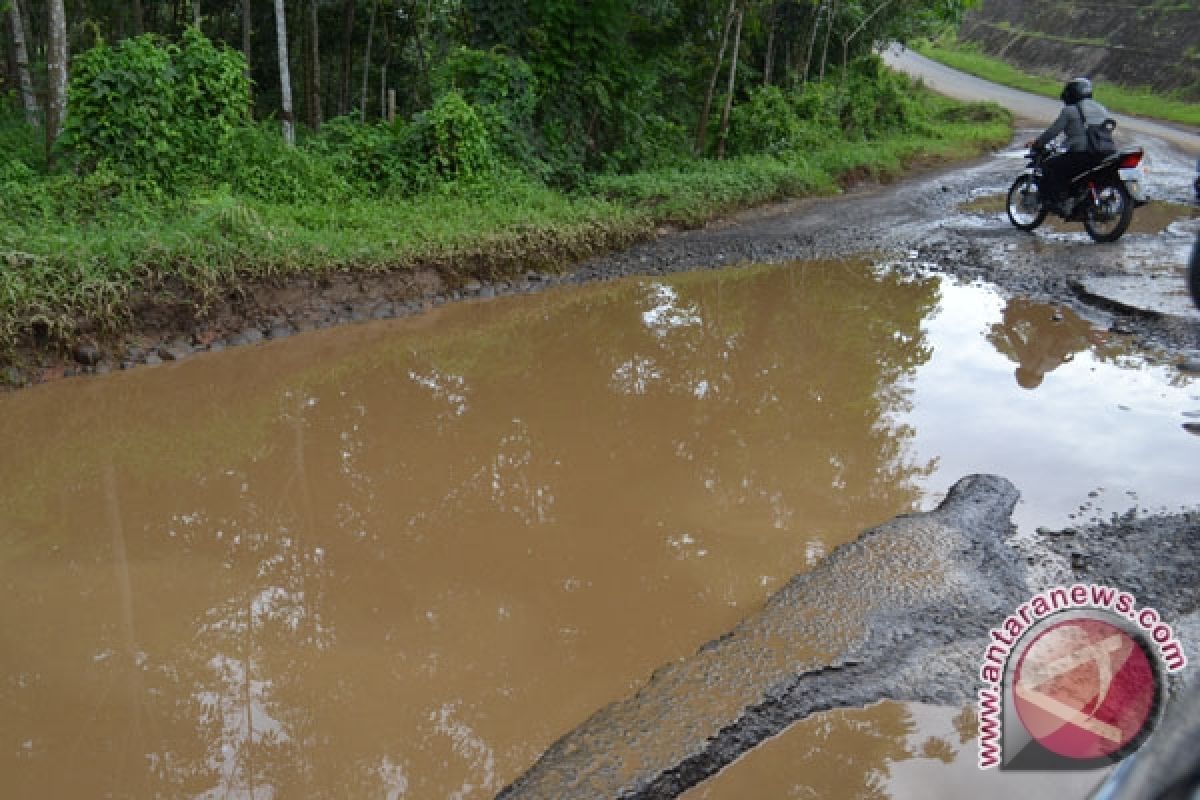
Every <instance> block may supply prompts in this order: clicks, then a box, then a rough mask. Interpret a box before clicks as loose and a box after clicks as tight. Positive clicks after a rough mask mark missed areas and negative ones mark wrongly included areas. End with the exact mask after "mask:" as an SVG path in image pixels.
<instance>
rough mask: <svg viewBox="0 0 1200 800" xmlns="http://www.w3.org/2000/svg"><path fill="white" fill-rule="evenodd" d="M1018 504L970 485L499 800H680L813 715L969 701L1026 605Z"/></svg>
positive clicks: (547, 760) (873, 537) (977, 478)
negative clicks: (973, 661) (982, 655)
mask: <svg viewBox="0 0 1200 800" xmlns="http://www.w3.org/2000/svg"><path fill="white" fill-rule="evenodd" d="M1017 499H1018V493H1017V490H1016V489H1015V488H1014V487H1013V485H1012V484H1011V483H1009V482H1008V481H1007V480H1006V479H1004V478H1001V477H998V476H991V475H972V476H968V477H966V478H963V479H961V480H960V481H959V482H958V483H956V484H955V485H954V487H952V488H951V490H950V492H949V493H948V494H947V496H946V499H945V500H944V501H943V502H942V504H941V505H940V506H939V507H938V508H937V509H936V510H934V511H931V512H927V513H922V514H912V515H906V516H901V517H898V518H896V519H894V520H892V521H891V522H888V523H885V524H883V525H880V526H878V527H876V528H872V529H871V530H868V531H867V532H865V533H864V534H863V535H862V536H860V537H859V538H858V539H857V540H855V541H853V542H849V543H847V544H844V545H841V546H840V547H838V548H837V549H836V550H834V551H833V553H831V554H830V555H829V557H828V558H826V559H825V560H824V561H823V562H821V563H820V564H819V565H818V566H817V567H816V568H815V569H814V570H812V571H811V572H806V573H802V574H800V575H797V576H795V577H794V578H792V580H791V581H790V582H789V583H788V584H787V585H785V586H784V587H783V588H782V589H780V590H779V591H778V592H776V593H775V594H774V595H772V596H771V598H770V599H768V601H767V603H766V606H765V608H764V609H763V610H762V611H761V612H759V613H758V614H755V615H753V616H751V617H748V618H747V619H745V620H743V621H742V622H741V623H740V624H739V625H738V626H737V627H736V628H734V629H733V630H732V631H730V632H729V633H727V634H725V635H724V636H722V637H720V638H718V639H716V640H714V641H712V642H710V643H708V644H706V645H705V646H703V647H702V648H700V650H699V651H698V652H697V653H696V654H695V655H694V656H692V657H690V658H688V659H684V660H682V661H679V662H675V663H672V664H668V665H666V666H664V667H662V668H661V669H659V670H658V671H657V672H655V673H654V675H653V676H652V677H651V678H650V680H649V681H648V682H647V683H646V684H645V685H644V686H643V687H642V688H641V689H640V690H639V691H638V692H637V693H636V694H635V695H633V696H632V697H630V698H628V699H626V700H623V701H620V702H617V703H614V704H612V705H610V706H608V707H606V708H604V709H602V710H601V711H599V712H597V713H596V714H595V715H593V716H592V717H591V718H590V719H588V720H587V721H586V722H584V723H583V724H582V725H580V726H579V727H578V728H576V729H575V730H574V731H572V732H570V733H568V734H567V735H566V736H564V737H563V738H561V739H560V740H559V741H558V742H556V743H555V744H554V745H552V746H551V747H550V748H549V749H548V750H547V751H546V753H545V754H544V755H543V756H542V758H541V759H540V760H539V761H538V762H537V763H536V764H535V765H534V766H533V767H532V768H531V769H530V770H529V771H528V772H526V773H525V774H524V775H523V776H521V777H520V778H519V779H518V780H517V781H515V782H514V783H513V784H512V785H510V786H509V787H508V788H506V789H505V790H504V791H502V792H501V793H500V795H499V797H500V798H505V800H514V799H515V798H552V797H553V798H594V797H621V798H638V799H639V800H652V799H653V800H658V799H660V798H673V797H676V796H678V795H679V794H680V793H682V792H683V791H685V790H687V789H688V788H690V787H691V786H694V785H696V784H697V783H699V782H700V781H702V780H704V779H705V778H707V777H709V776H710V775H712V774H714V773H716V772H717V771H719V770H720V769H721V768H722V767H724V766H725V765H727V764H729V763H730V762H732V761H733V760H734V759H736V758H737V757H738V756H740V755H742V754H743V753H745V752H747V751H748V750H750V749H751V748H753V747H754V746H755V745H757V744H759V743H760V742H762V741H763V740H764V739H767V738H769V737H771V736H774V735H775V734H777V733H779V732H781V731H782V730H784V729H785V728H786V727H787V726H788V725H790V724H791V723H793V722H795V721H797V720H799V719H802V718H804V717H806V716H808V715H810V714H812V713H816V712H819V711H825V710H829V709H832V708H841V707H853V706H863V705H869V704H871V703H873V702H876V701H878V700H881V699H884V698H890V699H894V700H902V701H925V702H940V703H948V702H963V701H965V700H966V699H967V697H969V696H970V695H971V694H972V691H973V681H974V678H975V675H974V670H973V669H971V668H970V667H969V666H967V664H968V663H969V654H970V653H976V655H977V654H978V653H979V652H982V650H983V645H982V635H983V634H984V632H985V631H986V630H987V629H988V628H989V627H990V626H991V625H993V624H995V622H996V620H997V619H1001V618H1002V617H1003V614H1004V613H1005V612H1006V609H1011V608H1013V607H1015V606H1016V605H1017V603H1019V602H1020V600H1021V599H1022V598H1023V597H1024V596H1027V594H1028V590H1027V587H1026V585H1025V580H1024V572H1023V570H1022V568H1021V567H1020V564H1019V562H1018V559H1017V555H1016V553H1015V551H1014V550H1013V549H1012V548H1010V547H1009V546H1008V545H1007V544H1006V542H1005V539H1006V537H1007V536H1008V535H1009V533H1010V532H1011V530H1012V524H1011V521H1010V515H1011V513H1012V509H1013V507H1014V506H1015V505H1016V502H1017Z"/></svg>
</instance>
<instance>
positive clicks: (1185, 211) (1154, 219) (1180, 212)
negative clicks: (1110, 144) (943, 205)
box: [958, 194, 1200, 234]
mask: <svg viewBox="0 0 1200 800" xmlns="http://www.w3.org/2000/svg"><path fill="white" fill-rule="evenodd" d="M1005 203H1006V195H1005V194H985V195H980V196H979V197H975V198H973V199H971V200H969V201H968V202H966V203H960V204H959V206H958V210H959V211H962V212H965V213H968V214H981V215H984V216H993V215H999V216H1001V217H1005V214H1006V211H1005ZM1192 219H1200V209H1197V208H1195V207H1193V206H1188V205H1184V204H1182V203H1170V202H1167V201H1165V200H1151V201H1150V202H1149V203H1148V204H1146V205H1144V206H1142V207H1141V208H1138V209H1135V210H1134V212H1133V221H1132V222H1131V223H1130V224H1129V230H1128V233H1148V234H1158V233H1165V232H1166V231H1167V230H1168V229H1169V228H1170V227H1171V226H1172V225H1174V224H1176V223H1179V222H1182V221H1184V220H1192ZM1005 220H1006V221H1007V217H1005ZM1041 227H1043V228H1046V229H1048V230H1068V229H1069V230H1076V229H1080V230H1081V229H1082V228H1081V225H1080V223H1078V222H1063V221H1062V220H1061V219H1059V218H1058V217H1056V216H1053V215H1051V216H1049V217H1047V218H1046V221H1045V222H1044V223H1042V226H1041Z"/></svg>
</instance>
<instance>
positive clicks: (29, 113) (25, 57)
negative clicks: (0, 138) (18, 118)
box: [8, 0, 41, 125]
mask: <svg viewBox="0 0 1200 800" xmlns="http://www.w3.org/2000/svg"><path fill="white" fill-rule="evenodd" d="M8 16H9V24H10V25H11V26H12V32H13V51H14V53H13V55H14V56H15V58H16V61H17V81H18V84H19V86H20V88H21V106H22V107H23V108H24V109H25V121H26V122H28V123H29V124H30V125H37V123H38V117H39V116H41V109H39V108H38V100H37V95H36V94H34V91H33V79H32V78H31V77H30V75H29V49H28V47H27V46H26V44H25V25H24V23H23V22H22V20H21V4H20V3H18V2H17V0H12V8H10V9H9V12H8Z"/></svg>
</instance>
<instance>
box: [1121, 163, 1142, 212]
mask: <svg viewBox="0 0 1200 800" xmlns="http://www.w3.org/2000/svg"><path fill="white" fill-rule="evenodd" d="M1117 175H1118V177H1120V178H1121V180H1122V182H1124V184H1125V188H1126V189H1128V190H1129V196H1130V197H1132V198H1133V202H1135V203H1137V204H1138V205H1139V206H1141V205H1145V204H1146V203H1148V202H1149V200H1147V199H1146V188H1145V185H1146V184H1145V180H1146V176H1145V175H1144V174H1143V173H1142V170H1141V169H1140V168H1138V167H1134V168H1132V169H1120V170H1117Z"/></svg>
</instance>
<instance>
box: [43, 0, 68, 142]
mask: <svg viewBox="0 0 1200 800" xmlns="http://www.w3.org/2000/svg"><path fill="white" fill-rule="evenodd" d="M48 23H49V24H48V28H49V29H48V31H47V36H48V45H47V48H46V157H47V160H48V161H50V162H51V163H53V160H54V156H53V150H54V143H55V142H56V141H58V135H59V134H60V133H62V128H63V123H65V122H66V121H67V11H66V9H65V8H64V7H63V0H50V15H49V18H48Z"/></svg>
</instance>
